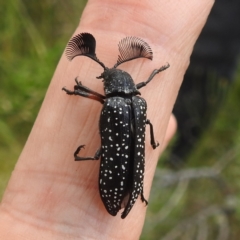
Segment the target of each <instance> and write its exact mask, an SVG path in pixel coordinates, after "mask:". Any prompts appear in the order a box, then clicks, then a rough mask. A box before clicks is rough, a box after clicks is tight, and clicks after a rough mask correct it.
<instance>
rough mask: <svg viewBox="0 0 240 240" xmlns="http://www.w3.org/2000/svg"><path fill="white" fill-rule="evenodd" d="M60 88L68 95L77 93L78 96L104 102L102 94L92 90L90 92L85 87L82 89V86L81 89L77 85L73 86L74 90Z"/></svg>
mask: <svg viewBox="0 0 240 240" xmlns="http://www.w3.org/2000/svg"><path fill="white" fill-rule="evenodd" d="M62 90H63V91H65V92H66V93H67V94H68V95H79V96H82V97H86V98H90V99H93V100H96V101H98V102H100V103H102V104H103V103H104V98H105V97H104V96H102V95H101V94H99V93H96V94H95V92H94V91H93V92H92V93H90V92H89V91H87V90H86V89H85V90H84V88H82V89H81V88H80V87H79V86H78V85H75V86H74V91H70V90H68V89H66V88H65V87H63V88H62ZM89 90H90V89H89ZM101 96H102V97H101Z"/></svg>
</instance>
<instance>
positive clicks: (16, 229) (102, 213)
mask: <svg viewBox="0 0 240 240" xmlns="http://www.w3.org/2000/svg"><path fill="white" fill-rule="evenodd" d="M212 5H213V1H209V0H201V1H199V0H192V1H187V0H179V1H164V0H143V1H139V0H138V1H137V0H121V1H119V0H112V1H110V0H90V1H89V2H88V4H87V6H86V8H85V10H84V13H83V15H82V18H81V21H80V24H79V26H78V27H77V29H76V31H75V33H74V34H73V35H76V34H78V33H81V32H89V33H92V34H93V35H94V37H95V38H96V41H97V48H96V53H97V56H98V58H99V59H100V60H101V61H102V62H104V63H105V65H106V66H108V67H112V66H113V65H114V64H115V62H116V60H117V55H118V48H117V44H118V42H119V41H120V40H121V39H122V38H124V37H126V36H137V37H140V38H142V39H144V40H145V41H146V42H147V43H148V44H149V45H150V46H151V48H152V50H153V54H154V58H153V61H149V60H147V59H138V60H134V61H130V62H128V63H124V64H123V65H121V66H120V67H119V68H122V69H123V70H125V71H128V72H129V73H130V74H131V76H132V77H133V79H134V81H135V82H136V83H138V82H141V81H145V80H146V79H147V78H148V76H149V75H150V73H151V72H152V70H153V69H155V68H160V67H161V66H162V65H164V64H166V62H169V63H170V65H171V67H170V68H169V69H167V70H166V71H164V72H162V73H160V74H158V75H157V76H156V77H155V78H154V79H153V81H152V82H151V83H149V84H148V85H147V86H146V87H144V88H142V89H141V90H140V91H141V94H142V97H144V98H145V99H146V100H147V103H148V112H147V113H148V118H149V119H150V120H151V122H152V124H153V126H154V132H155V138H156V139H157V140H158V141H159V143H160V144H161V146H160V147H158V148H157V149H156V150H152V148H151V146H150V137H149V135H150V134H149V128H148V126H147V131H146V172H145V179H144V195H145V197H146V198H147V199H148V196H149V192H150V187H151V182H152V178H153V175H154V171H155V168H156V164H157V160H158V157H159V155H160V154H161V152H162V151H163V150H164V148H165V147H166V145H167V143H168V142H169V140H170V139H171V137H172V136H173V134H174V132H175V130H176V121H175V119H174V117H173V116H171V111H172V108H173V104H174V102H175V99H176V96H177V93H178V90H179V87H180V85H181V82H182V79H183V75H184V73H185V71H186V68H187V67H188V64H189V58H190V55H191V52H192V48H193V45H194V43H195V41H196V39H197V37H198V35H199V33H200V31H201V29H202V27H203V26H204V23H205V21H206V18H207V16H208V14H209V11H210V10H211V7H212ZM101 72H102V68H101V67H100V66H99V65H98V64H96V63H95V62H93V61H92V60H91V59H88V58H86V57H79V58H76V59H74V60H73V61H72V62H69V61H68V60H67V58H66V57H65V55H63V56H62V58H61V60H60V62H59V64H58V67H57V69H56V72H55V74H54V76H53V79H52V81H51V84H50V86H49V89H48V91H47V94H46V97H45V100H44V102H43V105H42V108H41V110H40V112H39V114H38V117H37V119H36V122H35V124H34V127H33V129H32V132H31V134H30V136H29V138H28V141H27V143H26V145H25V147H24V149H23V151H22V154H21V156H20V157H19V160H18V163H17V165H16V167H15V169H14V171H13V173H12V177H11V179H10V181H9V184H8V187H7V189H6V192H5V194H4V197H3V200H2V203H1V207H0V232H1V239H9V240H11V239H14V240H15V239H18V240H21V239H24V240H27V239H35V240H38V239H58V240H61V239H64V240H66V239H104V240H105V239H126V240H127V239H131V240H132V239H138V238H139V236H140V234H141V231H142V226H143V223H144V218H145V212H146V207H145V205H144V204H143V203H142V202H141V200H140V198H139V199H138V200H137V201H136V203H135V205H134V207H133V208H132V210H131V212H130V213H129V215H128V216H127V218H126V219H124V220H122V219H121V218H120V213H119V214H118V215H117V216H116V217H112V216H111V215H109V214H108V213H107V211H106V210H105V208H104V206H103V204H102V202H101V200H100V196H99V193H98V170H99V162H97V161H83V162H75V161H74V160H73V152H74V151H75V149H76V148H77V147H78V145H81V144H86V147H85V150H83V151H82V152H81V155H82V156H93V155H94V153H95V151H96V150H97V148H98V147H99V146H100V137H99V133H98V119H99V113H100V110H101V104H100V103H98V102H96V101H93V100H90V99H86V98H80V97H77V96H68V95H66V94H65V93H64V92H63V91H61V88H62V87H63V86H65V87H66V88H68V89H73V85H74V84H75V82H74V78H75V77H76V76H79V79H80V80H81V81H82V83H83V84H84V85H86V86H88V87H89V88H91V89H93V90H95V91H98V92H100V93H103V89H102V82H101V80H97V79H96V78H95V77H96V76H99V75H100V74H101Z"/></svg>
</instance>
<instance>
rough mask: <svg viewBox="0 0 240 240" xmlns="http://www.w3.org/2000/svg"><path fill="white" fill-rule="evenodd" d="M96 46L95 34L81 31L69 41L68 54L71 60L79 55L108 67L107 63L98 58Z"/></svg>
mask: <svg viewBox="0 0 240 240" xmlns="http://www.w3.org/2000/svg"><path fill="white" fill-rule="evenodd" d="M95 48H96V40H95V38H94V37H93V35H92V34H90V33H80V34H78V35H76V36H75V37H73V38H72V39H71V40H70V41H69V42H68V45H67V47H66V55H67V58H68V59H69V60H70V61H71V60H72V59H73V58H75V57H77V56H86V57H89V58H91V59H92V60H94V61H95V62H97V63H98V64H100V65H101V66H102V67H103V68H104V69H106V67H105V65H104V64H103V63H102V62H100V61H99V59H98V58H97V56H96V53H95Z"/></svg>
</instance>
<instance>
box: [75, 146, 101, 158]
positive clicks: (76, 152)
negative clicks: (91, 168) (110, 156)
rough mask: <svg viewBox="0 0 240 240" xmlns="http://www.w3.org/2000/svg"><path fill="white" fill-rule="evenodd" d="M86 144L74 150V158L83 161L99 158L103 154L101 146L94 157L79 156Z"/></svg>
mask: <svg viewBox="0 0 240 240" xmlns="http://www.w3.org/2000/svg"><path fill="white" fill-rule="evenodd" d="M84 146H85V145H81V146H79V147H78V148H77V150H76V151H75V152H74V158H75V161H83V160H98V159H99V158H100V156H101V148H99V149H98V150H97V151H96V153H95V155H94V156H93V157H79V156H78V153H79V152H80V150H81V149H82V148H84Z"/></svg>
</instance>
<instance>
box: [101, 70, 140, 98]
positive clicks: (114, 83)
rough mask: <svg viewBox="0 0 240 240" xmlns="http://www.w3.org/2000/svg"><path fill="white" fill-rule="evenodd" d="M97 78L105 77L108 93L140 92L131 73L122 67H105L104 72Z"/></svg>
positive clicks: (106, 92)
mask: <svg viewBox="0 0 240 240" xmlns="http://www.w3.org/2000/svg"><path fill="white" fill-rule="evenodd" d="M97 78H98V79H103V83H104V91H105V94H106V95H110V94H115V93H118V94H119V93H120V94H140V92H139V91H138V90H137V88H136V85H135V83H134V81H133V79H132V77H131V76H130V74H129V73H127V72H125V71H123V70H121V69H116V68H110V69H109V68H105V70H104V72H103V73H102V74H101V75H100V76H99V77H97Z"/></svg>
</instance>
